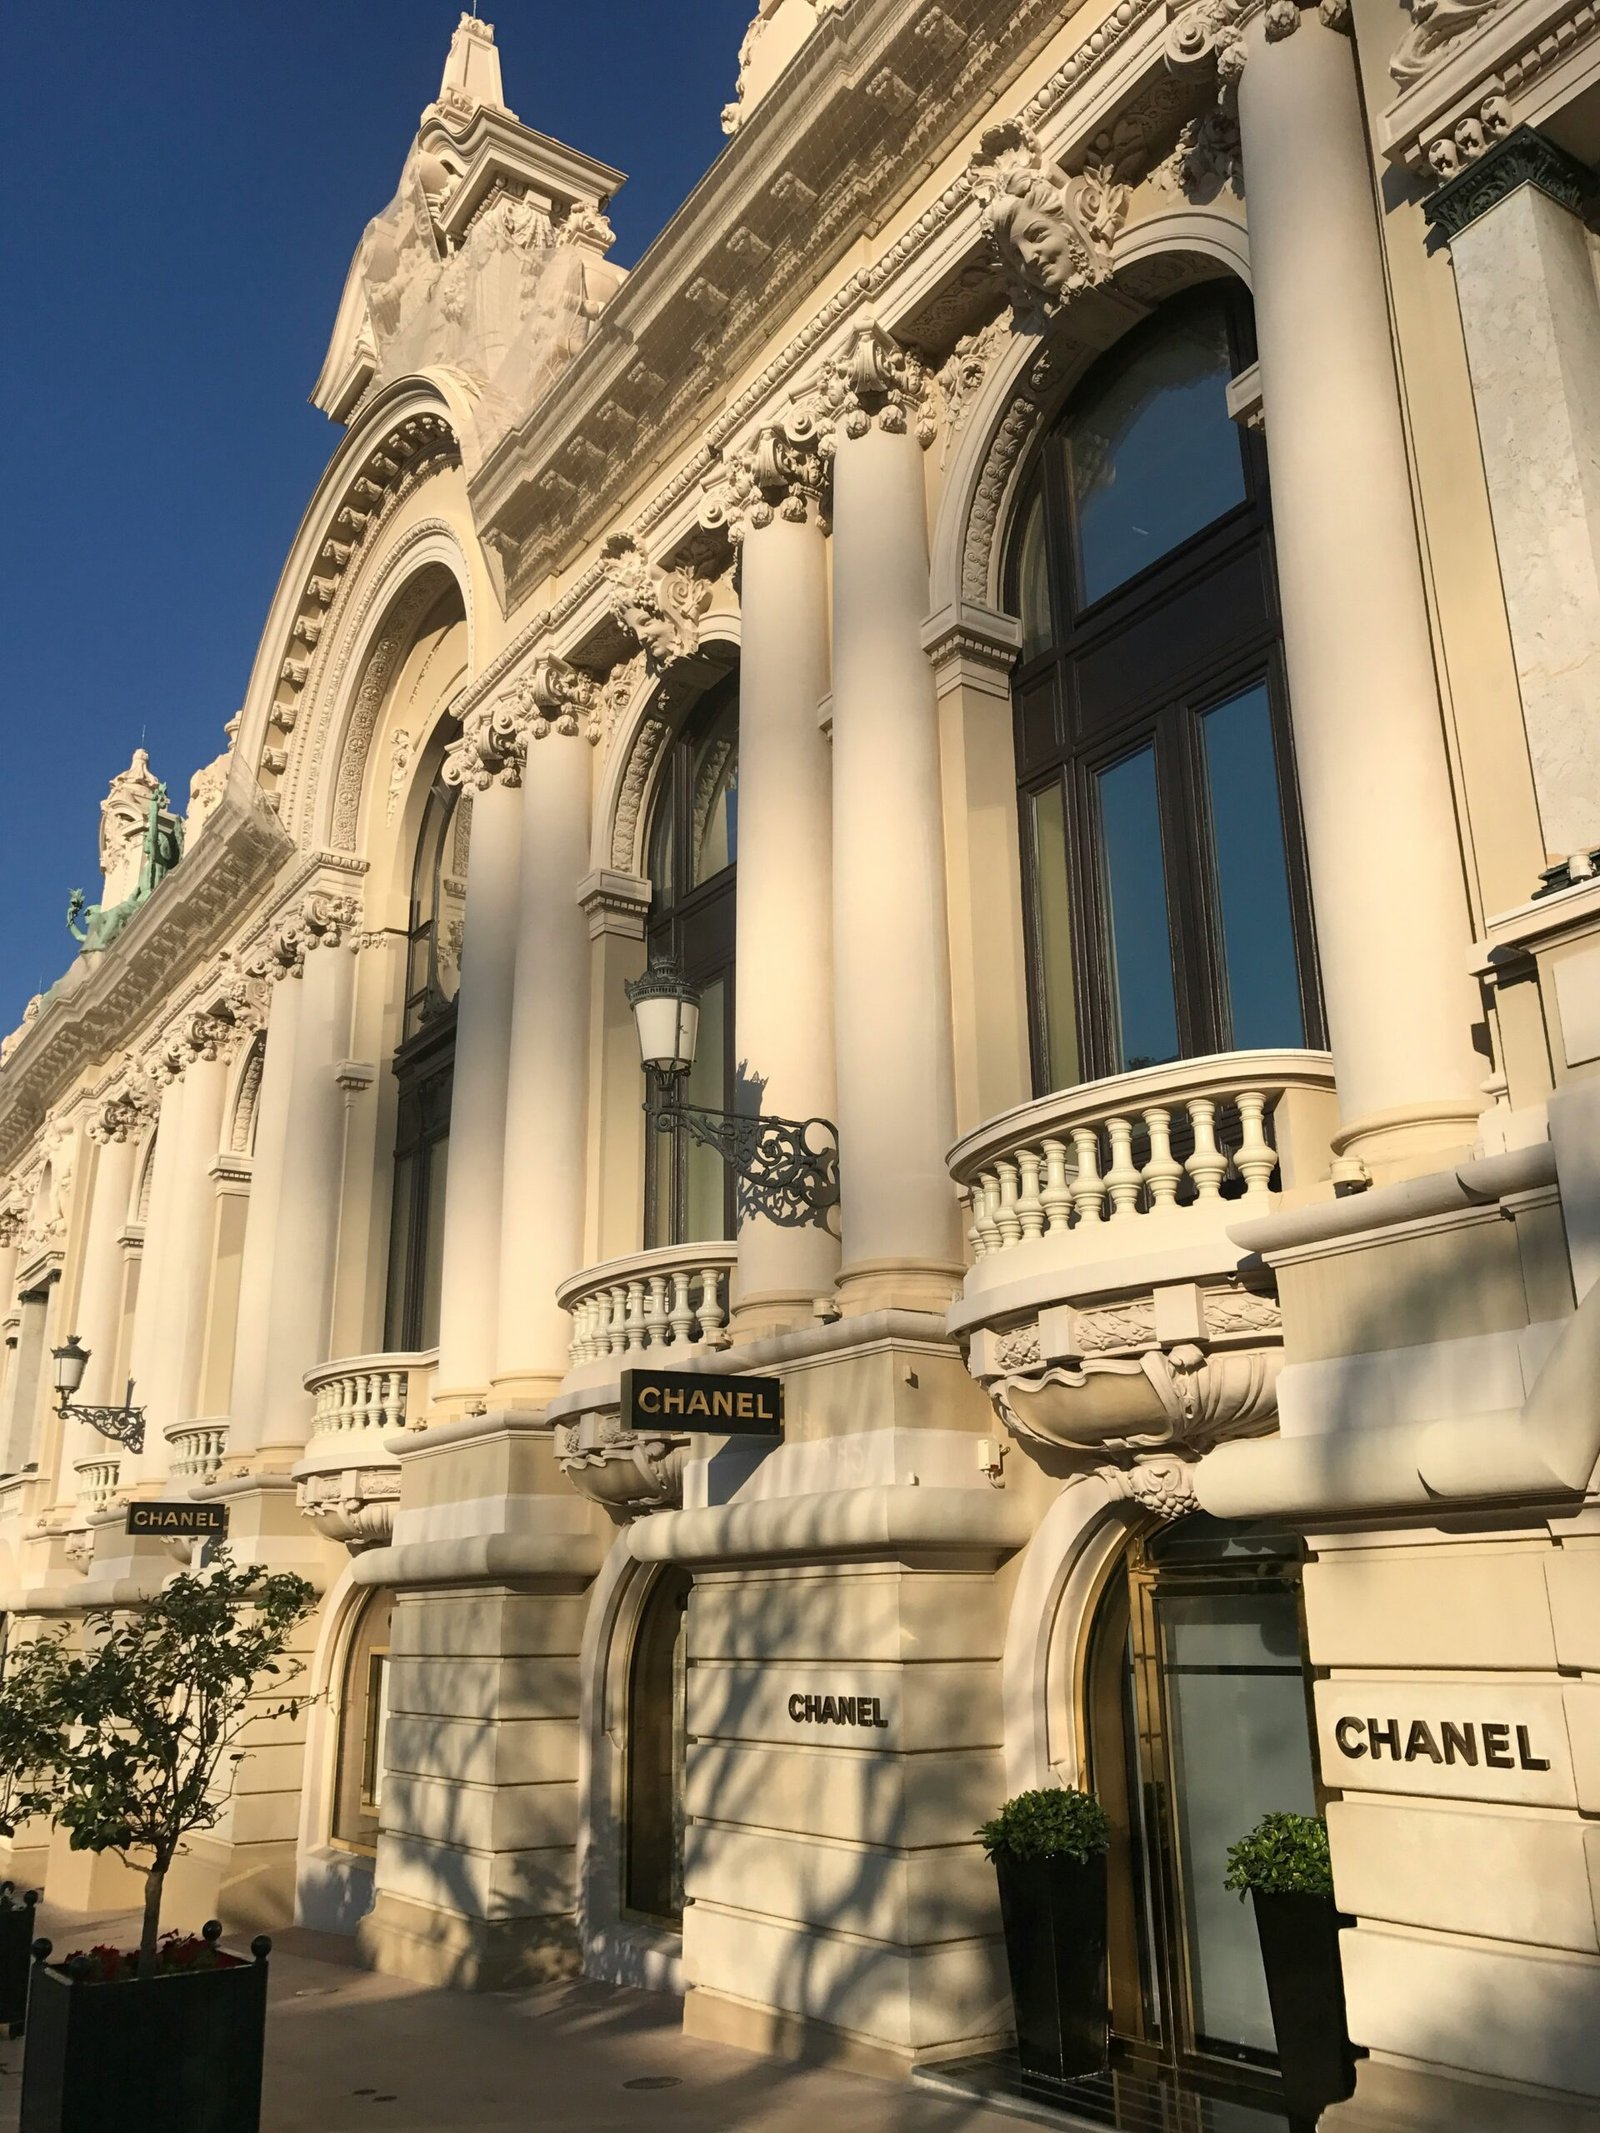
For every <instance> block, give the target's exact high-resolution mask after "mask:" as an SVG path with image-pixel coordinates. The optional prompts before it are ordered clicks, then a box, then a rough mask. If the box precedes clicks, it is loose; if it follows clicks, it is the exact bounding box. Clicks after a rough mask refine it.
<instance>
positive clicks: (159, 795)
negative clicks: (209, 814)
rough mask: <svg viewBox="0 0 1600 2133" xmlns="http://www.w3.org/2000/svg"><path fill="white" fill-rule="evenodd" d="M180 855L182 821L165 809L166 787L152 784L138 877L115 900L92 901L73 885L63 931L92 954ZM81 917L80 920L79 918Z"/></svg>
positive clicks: (151, 891)
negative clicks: (65, 925)
mask: <svg viewBox="0 0 1600 2133" xmlns="http://www.w3.org/2000/svg"><path fill="white" fill-rule="evenodd" d="M182 857H183V823H182V821H181V819H180V818H179V817H178V816H176V815H172V814H169V813H168V811H167V788H166V787H165V786H164V785H161V784H156V785H154V786H153V788H152V789H151V791H150V796H149V801H148V804H147V807H146V812H145V822H144V835H143V847H142V855H141V858H140V864H139V878H138V881H137V883H136V884H135V886H134V889H133V892H132V894H131V895H128V896H125V897H124V898H123V899H122V901H121V902H120V903H116V904H92V903H90V902H89V901H88V899H87V898H86V897H85V895H84V892H83V891H82V889H74V890H73V892H72V896H71V899H70V901H69V902H68V904H67V931H68V932H69V933H70V934H71V935H72V937H73V939H74V940H75V941H77V942H78V943H79V944H80V946H81V947H82V949H83V952H84V954H85V955H92V954H93V953H94V952H95V951H96V950H97V949H100V948H109V947H110V945H111V943H112V942H113V941H114V940H115V939H116V937H117V935H118V934H119V933H120V932H121V931H122V929H123V927H124V926H125V925H126V924H127V923H128V921H129V919H130V918H132V916H133V914H134V913H135V911H137V910H138V909H139V907H140V905H141V904H144V903H148V901H149V900H150V898H151V896H152V895H153V894H154V893H155V891H156V889H157V888H158V887H159V886H160V885H161V883H162V882H163V881H165V879H166V877H167V876H168V875H169V874H170V873H171V872H172V870H173V868H174V867H175V866H176V865H177V864H178V861H179V860H180V859H181V858H182ZM80 920H81V921H82V923H81V924H80V923H79V921H80Z"/></svg>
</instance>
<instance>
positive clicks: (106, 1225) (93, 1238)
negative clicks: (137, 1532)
mask: <svg viewBox="0 0 1600 2133" xmlns="http://www.w3.org/2000/svg"><path fill="white" fill-rule="evenodd" d="M107 1108H108V1109H109V1108H110V1107H109V1106H108V1107H107ZM94 1130H95V1129H94V1128H92V1127H91V1131H94ZM138 1153H139V1150H138V1145H137V1143H136V1141H135V1139H134V1137H133V1133H132V1131H131V1130H130V1123H129V1122H126V1121H124V1120H122V1119H114V1120H112V1121H111V1125H110V1130H109V1131H108V1132H107V1133H106V1135H105V1137H104V1138H103V1139H102V1140H100V1142H99V1145H98V1147H97V1149H96V1152H95V1160H94V1176H93V1179H92V1181H91V1183H90V1186H89V1202H88V1230H87V1233H86V1235H85V1237H84V1241H83V1278H82V1280H81V1282H80V1284H79V1288H78V1309H77V1313H76V1316H75V1318H74V1320H73V1323H72V1324H71V1325H70V1326H67V1327H65V1328H64V1329H63V1330H64V1331H65V1332H67V1333H76V1334H77V1336H78V1338H79V1340H80V1341H81V1342H82V1343H83V1345H84V1347H85V1348H87V1349H88V1351H89V1360H88V1362H87V1364H86V1365H85V1366H84V1372H83V1383H82V1385H81V1386H80V1388H79V1390H78V1392H77V1393H76V1394H75V1396H74V1397H75V1398H76V1399H77V1400H79V1401H80V1402H81V1403H82V1404H84V1405H85V1406H111V1405H115V1404H117V1403H118V1402H119V1401H121V1399H122V1398H123V1395H124V1393H125V1392H126V1390H127V1387H126V1385H125V1384H122V1385H119V1384H118V1383H117V1342H118V1336H119V1334H120V1331H121V1325H122V1288H123V1280H124V1264H123V1251H122V1237H123V1232H124V1231H125V1230H126V1228H127V1223H128V1202H129V1200H130V1198H131V1197H132V1194H133V1177H134V1166H135V1162H136V1160H137V1157H138ZM105 1443H106V1440H105V1438H104V1437H102V1436H101V1435H100V1434H99V1432H98V1431H96V1430H93V1429H91V1428H90V1427H89V1425H88V1424H87V1423H86V1422H73V1423H70V1424H69V1425H68V1428H67V1432H66V1440H65V1445H64V1448H63V1451H62V1458H61V1468H62V1471H61V1473H60V1475H59V1476H58V1480H57V1496H58V1499H59V1500H61V1501H63V1502H68V1503H70V1502H72V1501H73V1500H74V1499H75V1497H76V1493H77V1475H76V1472H75V1471H74V1469H75V1467H76V1465H77V1462H78V1461H79V1460H80V1459H87V1458H89V1457H90V1456H91V1454H93V1453H94V1452H95V1451H96V1449H97V1448H103V1447H104V1446H105Z"/></svg>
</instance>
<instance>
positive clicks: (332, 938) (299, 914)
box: [265, 889, 361, 979]
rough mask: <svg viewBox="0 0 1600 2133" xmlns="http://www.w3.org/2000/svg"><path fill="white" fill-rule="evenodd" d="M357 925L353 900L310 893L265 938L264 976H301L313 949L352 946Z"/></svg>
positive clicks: (357, 906) (358, 911)
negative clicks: (266, 939) (266, 938)
mask: <svg viewBox="0 0 1600 2133" xmlns="http://www.w3.org/2000/svg"><path fill="white" fill-rule="evenodd" d="M360 922H361V904H360V900H359V899H358V898H357V897H354V896H339V895H334V894H332V893H330V892H329V891H327V890H320V889H319V890H314V891H313V892H312V893H311V895H309V896H307V897H306V899H305V900H304V902H303V903H300V904H298V905H296V907H295V908H294V909H293V910H292V911H289V912H287V913H286V914H285V915H284V917H282V918H281V919H280V920H279V921H278V923H277V925H276V926H275V927H274V928H273V930H272V932H271V934H270V935H269V936H268V941H267V952H266V971H265V974H266V975H267V976H268V977H271V978H274V979H278V978H299V977H303V976H304V975H305V967H306V957H307V955H308V954H309V953H310V951H311V950H312V949H313V948H340V947H345V946H350V947H354V946H355V944H356V940H355V929H356V928H357V927H358V926H359V924H360Z"/></svg>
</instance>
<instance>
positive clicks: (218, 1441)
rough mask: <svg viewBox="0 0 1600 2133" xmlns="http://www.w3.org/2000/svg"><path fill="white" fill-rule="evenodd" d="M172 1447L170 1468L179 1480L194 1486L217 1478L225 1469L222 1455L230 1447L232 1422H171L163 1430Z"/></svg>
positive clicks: (171, 1475)
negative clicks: (229, 1436) (229, 1437)
mask: <svg viewBox="0 0 1600 2133" xmlns="http://www.w3.org/2000/svg"><path fill="white" fill-rule="evenodd" d="M162 1435H163V1436H164V1437H165V1438H166V1440H167V1443H168V1444H169V1445H170V1446H171V1450H170V1452H169V1453H168V1467H167V1471H168V1474H169V1476H170V1477H171V1479H172V1480H173V1481H175V1482H183V1483H185V1484H186V1485H187V1486H189V1487H190V1488H193V1487H195V1486H197V1485H198V1484H199V1483H201V1482H206V1481H215V1480H216V1478H217V1476H218V1474H220V1473H221V1471H222V1455H223V1453H224V1452H225V1451H226V1450H227V1448H228V1423H227V1418H226V1417H223V1418H222V1419H221V1420H220V1421H209V1422H169V1423H168V1424H167V1426H166V1428H165V1429H164V1430H163V1431H162Z"/></svg>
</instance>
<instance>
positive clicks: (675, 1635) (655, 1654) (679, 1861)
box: [622, 1564, 691, 1928]
mask: <svg viewBox="0 0 1600 2133" xmlns="http://www.w3.org/2000/svg"><path fill="white" fill-rule="evenodd" d="M690 1584H691V1579H690V1577H689V1574H688V1572H687V1571H685V1570H679V1569H677V1568H676V1567H675V1566H673V1565H670V1564H669V1565H667V1566H665V1567H663V1568H662V1569H661V1570H660V1571H658V1572H657V1574H656V1576H655V1578H654V1579H653V1580H652V1582H651V1586H650V1590H649V1593H648V1594H647V1595H646V1597H645V1602H644V1606H643V1607H642V1609H641V1610H640V1613H639V1621H638V1626H637V1628H636V1629H635V1631H634V1638H633V1656H632V1660H631V1662H630V1664H629V1668H628V1721H627V1733H626V1744H627V1751H626V1767H625V1778H624V1783H625V1787H626V1790H625V1794H624V1803H623V1816H624V1844H623V1875H622V1907H623V1910H624V1911H625V1912H629V1913H632V1914H633V1915H634V1916H635V1917H638V1918H642V1919H645V1920H648V1921H649V1922H650V1923H651V1924H652V1925H658V1926H662V1925H664V1926H669V1927H674V1928H675V1927H678V1926H681V1924H682V1922H683V1835H684V1823H685V1814H684V1762H685V1748H686V1742H687V1736H688V1710H687V1706H688V1620H689V1588H690Z"/></svg>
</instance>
